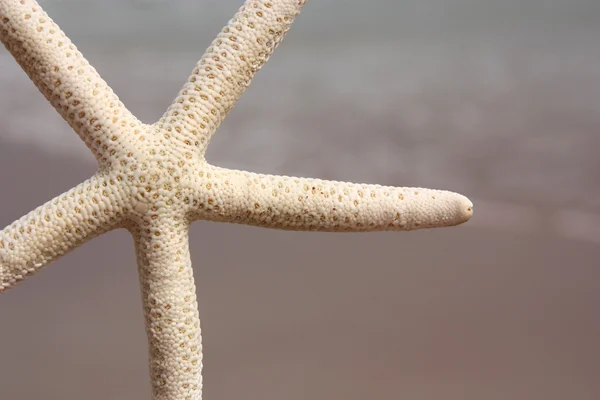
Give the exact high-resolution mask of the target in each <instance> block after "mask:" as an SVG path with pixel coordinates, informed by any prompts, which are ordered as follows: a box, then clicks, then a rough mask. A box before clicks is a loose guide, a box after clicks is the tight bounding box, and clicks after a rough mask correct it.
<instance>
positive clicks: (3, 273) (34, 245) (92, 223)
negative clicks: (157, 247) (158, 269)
mask: <svg viewBox="0 0 600 400" xmlns="http://www.w3.org/2000/svg"><path fill="white" fill-rule="evenodd" d="M107 186H109V183H108V182H107V179H106V178H105V177H101V176H97V175H95V176H93V177H92V178H90V179H88V180H86V181H84V182H82V183H81V184H79V185H77V186H76V187H74V188H73V189H71V190H69V191H67V192H65V193H63V194H61V195H60V196H58V197H55V198H54V199H52V200H50V201H48V202H47V203H46V204H44V205H42V206H40V207H38V208H36V209H35V210H33V211H31V212H30V213H28V214H27V215H25V216H23V217H21V218H20V219H18V220H17V221H15V222H13V223H12V224H10V225H9V226H7V227H6V228H4V229H3V230H2V231H0V292H2V291H4V290H6V289H8V288H11V287H13V286H14V285H16V284H17V283H19V282H20V281H22V280H23V279H25V278H27V277H29V276H31V275H33V274H34V273H36V272H38V271H39V270H40V269H41V268H42V267H44V266H45V265H46V264H48V263H50V262H51V261H53V260H55V259H57V258H59V257H60V256H62V255H64V254H66V253H67V252H69V251H71V250H73V249H75V248H76V247H78V246H80V245H82V244H83V243H85V242H87V241H88V240H90V239H92V238H94V237H96V236H97V235H99V234H101V233H104V232H107V231H109V230H111V229H114V228H115V227H117V226H118V225H119V223H120V222H121V217H122V213H120V212H119V206H118V205H117V204H118V197H117V196H116V195H114V194H113V195H111V194H109V193H108V192H107V191H106V189H105V188H106V187H107Z"/></svg>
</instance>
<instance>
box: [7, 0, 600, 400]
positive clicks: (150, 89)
mask: <svg viewBox="0 0 600 400" xmlns="http://www.w3.org/2000/svg"><path fill="white" fill-rule="evenodd" d="M40 4H41V5H42V7H43V8H44V9H45V11H46V12H48V13H49V15H50V16H51V17H52V18H53V19H54V20H55V21H56V22H57V23H58V24H59V25H60V27H61V28H62V29H63V30H64V31H65V32H66V33H67V35H68V36H69V37H70V38H71V39H72V40H73V42H74V43H75V44H76V45H77V46H78V48H79V49H80V50H81V51H82V52H83V54H84V55H85V56H86V57H87V58H88V60H89V61H90V62H91V63H92V65H94V66H95V67H96V69H97V70H98V71H99V72H100V74H101V75H102V76H103V78H104V79H105V80H106V81H107V82H108V83H109V84H110V85H111V86H112V87H113V89H114V90H115V91H116V92H117V94H118V95H119V97H120V98H121V100H123V102H124V103H125V104H126V105H127V106H128V107H129V108H130V110H131V111H132V112H133V113H134V114H136V115H137V116H138V117H139V118H140V119H142V121H144V122H148V123H151V122H154V121H155V120H156V119H158V118H159V117H160V115H161V114H162V113H163V111H164V110H165V109H166V107H167V106H168V105H169V104H170V102H171V101H172V99H173V98H174V97H175V95H176V93H177V92H178V90H179V88H180V87H181V85H182V84H183V82H184V81H185V79H186V78H187V76H188V75H189V73H190V72H191V70H192V69H193V66H194V65H195V63H196V62H197V61H198V59H199V58H200V57H201V55H202V53H203V52H204V50H205V49H206V48H207V47H208V45H209V44H210V42H211V41H212V39H213V38H214V36H215V35H216V34H217V32H218V31H219V30H220V29H221V28H222V27H223V26H224V25H225V24H226V23H227V21H228V20H229V18H230V17H231V16H232V15H233V14H234V13H235V12H236V10H237V9H238V8H239V6H241V4H242V0H219V1H216V0H170V1H166V0H118V1H117V0H103V1H92V0H42V1H40ZM599 20H600V2H598V1H596V0H518V1H517V0H504V1H502V2H498V1H492V0H370V1H368V2H367V1H361V0H344V1H317V0H309V1H308V2H307V5H306V6H305V7H304V10H303V12H302V13H301V15H300V16H299V17H298V19H297V20H296V22H295V23H294V26H293V27H292V29H291V31H290V33H289V34H288V36H287V37H286V38H285V39H284V41H283V43H282V45H281V46H280V47H279V48H278V49H277V51H276V52H275V54H274V55H273V57H272V58H271V59H270V61H269V63H268V64H267V65H266V66H265V67H264V68H263V69H262V70H261V71H260V72H259V73H258V74H257V76H256V78H255V80H254V81H253V84H252V85H251V87H250V88H249V89H248V91H247V92H246V94H245V95H244V96H243V97H242V99H241V100H240V102H239V103H238V105H237V107H236V108H235V109H234V110H233V112H232V113H231V115H230V116H229V117H228V118H227V120H226V121H225V122H224V123H223V125H222V126H221V128H220V129H219V132H218V134H217V135H216V136H215V137H214V139H213V141H212V144H211V146H210V147H209V150H208V154H207V157H208V159H209V161H210V162H212V163H214V164H218V165H221V166H225V167H232V168H244V169H249V170H253V171H255V172H264V173H277V174H286V175H300V176H310V177H319V178H327V179H335V180H346V181H353V182H368V183H378V184H383V185H394V186H423V187H432V188H438V189H449V190H453V191H457V192H460V193H463V194H465V195H467V196H468V197H469V198H471V199H472V200H473V202H474V203H475V215H474V217H473V219H472V220H471V221H469V222H468V223H467V224H465V225H462V226H459V227H456V228H447V229H440V230H429V231H417V232H384V233H370V234H331V233H314V232H310V233H308V232H279V231H272V230H264V229H259V228H252V227H246V226H237V225H225V224H215V223H208V222H198V223H195V224H194V225H193V229H192V236H191V248H192V258H193V264H194V268H195V271H196V283H197V288H198V297H199V299H198V300H199V304H200V312H201V319H202V328H203V344H204V365H205V366H204V398H206V399H212V400H216V399H222V400H231V399H239V398H243V399H245V400H253V399H256V400H271V399H273V400H280V399H287V400H299V399H311V400H319V399H323V400H325V399H327V400H329V399H335V398H343V399H348V400H355V399H356V400H358V399H365V398H368V399H387V398H403V399H411V400H420V399H444V400H449V399H461V400H475V399H477V400H479V399H481V398H485V399H487V400H495V399H511V400H512V399H519V400H521V399H522V400H525V399H528V400H530V399H531V400H538V399H539V400H542V399H543V400H552V399H557V400H558V399H561V400H562V399H573V400H597V399H598V398H600V379H599V377H600V345H599V342H598V339H599V338H600V317H599V315H598V311H597V310H598V304H599V303H600V157H599V156H598V153H599V151H600V133H599V132H600V46H598V37H599V35H600V25H599V24H598V23H597V22H598V21H599ZM0 93H1V96H0V121H1V123H0V126H1V128H0V182H1V183H2V191H1V199H0V202H1V203H0V204H2V208H1V209H0V226H6V225H8V224H10V223H11V222H12V221H13V220H15V219H17V218H19V217H20V216H21V215H23V214H25V213H27V212H29V211H30V210H31V209H33V208H34V207H37V206H38V205H40V204H42V203H43V202H45V201H47V200H49V199H50V198H52V197H54V196H56V195H58V194H60V193H61V192H63V191H65V190H67V189H69V188H71V187H72V186H74V185H76V184H77V183H79V182H80V181H81V180H83V179H86V178H87V177H89V176H90V175H91V174H93V173H94V171H95V162H94V159H93V157H92V155H91V154H90V153H89V152H88V151H87V149H86V148H85V146H84V145H83V143H82V142H80V141H79V140H78V138H77V137H76V135H75V134H74V133H73V132H72V131H71V130H70V128H69V127H68V125H67V124H66V123H65V122H64V121H63V120H62V119H61V118H60V116H59V115H58V114H57V113H56V112H55V111H54V109H53V108H52V107H51V106H50V105H49V104H48V103H47V102H46V100H45V99H44V97H43V96H42V95H41V94H40V93H39V92H38V91H37V89H36V88H35V86H34V85H33V83H31V82H30V81H29V79H28V78H27V76H26V75H25V73H24V72H22V71H21V70H20V68H19V67H18V65H17V64H16V62H15V61H14V60H13V59H12V57H11V56H10V54H9V53H8V52H7V51H5V50H4V48H2V49H1V50H0ZM0 321H1V322H0V343H1V347H0V354H1V356H0V393H1V394H0V398H1V399H2V400H4V399H7V400H8V399H23V400H31V399H48V400H58V399H61V400H65V399H86V400H96V399H98V400H99V399H128V400H134V399H140V400H142V399H149V398H150V384H149V379H148V367H147V352H146V336H145V332H144V327H143V318H142V309H141V301H140V295H139V288H138V280H137V274H136V267H135V257H134V252H133V243H132V239H131V237H130V236H129V234H128V233H127V232H125V231H114V232H111V233H109V234H107V235H104V236H102V237H100V238H97V239H95V240H94V241H92V242H90V243H88V244H86V245H84V246H82V247H81V248H79V249H77V250H76V251H74V252H72V253H70V254H69V255H67V256H65V257H64V258H62V259H60V260H59V261H56V262H54V263H53V264H51V265H50V266H48V267H47V268H45V269H44V270H43V271H42V272H41V273H40V274H39V275H37V276H36V277H34V278H32V279H29V280H28V281H27V282H25V283H23V284H22V285H21V286H19V287H18V289H16V290H10V291H8V292H6V293H4V294H2V296H1V298H0Z"/></svg>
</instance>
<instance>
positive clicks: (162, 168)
mask: <svg viewBox="0 0 600 400" xmlns="http://www.w3.org/2000/svg"><path fill="white" fill-rule="evenodd" d="M304 3H305V1H304V0H269V1H264V0H247V1H246V2H245V3H244V4H243V6H242V7H241V8H240V9H239V10H238V12H237V13H236V14H235V15H234V16H233V18H232V19H231V20H230V21H229V23H228V24H227V25H226V26H225V27H224V28H223V29H222V30H221V32H220V33H219V34H218V36H217V37H216V39H214V41H213V42H212V43H211V45H210V47H209V48H208V49H207V51H206V53H205V54H204V55H203V57H202V58H201V59H200V61H199V62H198V63H197V64H196V66H195V67H194V69H193V71H192V73H191V75H190V76H189V78H188V80H187V81H186V82H185V84H184V85H183V87H182V88H181V90H180V91H179V93H178V95H177V97H176V98H175V99H174V101H173V102H172V104H171V105H170V106H169V108H168V109H167V110H166V112H165V113H164V114H163V116H162V117H161V118H160V119H159V120H158V121H157V122H156V123H154V124H151V125H149V124H144V123H142V122H140V121H139V120H138V119H137V118H136V117H135V116H134V115H132V113H130V112H129V111H128V110H127V108H125V106H124V105H123V104H122V103H121V102H120V101H119V99H118V97H117V95H116V94H115V93H114V92H113V91H112V89H111V88H110V87H109V86H108V84H107V83H106V82H105V81H104V80H103V79H102V78H101V77H100V75H99V74H98V73H97V71H96V70H95V69H94V68H93V67H92V66H91V65H90V64H89V63H88V61H87V60H86V59H85V58H84V57H83V55H82V54H81V53H80V52H79V51H78V50H77V48H76V47H75V45H74V44H73V43H72V42H71V41H70V40H69V39H68V38H67V37H66V35H65V34H64V33H63V32H62V31H61V29H60V28H59V27H58V26H57V25H56V24H55V23H54V22H53V21H52V19H51V18H50V17H49V16H48V15H47V14H46V13H45V12H44V11H43V10H42V8H41V7H40V6H39V4H38V3H37V2H36V1H34V0H0V40H2V42H3V43H4V45H5V47H6V48H7V49H8V51H9V52H10V53H11V54H12V55H13V57H14V58H15V59H16V61H17V62H18V63H19V65H20V66H21V67H22V68H23V70H24V71H25V72H26V73H27V75H28V76H29V77H30V79H31V80H32V81H33V82H34V84H35V85H36V86H37V88H38V89H39V90H40V92H41V93H42V94H43V95H44V96H45V97H46V99H47V100H48V101H49V102H50V103H51V104H52V105H53V106H54V107H55V108H56V110H57V111H58V112H59V113H60V115H61V116H62V117H63V118H64V119H65V121H66V122H67V123H68V124H69V125H70V126H71V128H72V129H73V130H74V131H75V132H76V133H77V134H78V135H79V137H80V138H81V140H83V141H84V142H85V144H86V145H87V147H88V148H89V149H90V150H91V152H92V153H93V154H94V156H95V158H96V159H97V161H98V170H97V172H96V173H95V174H94V175H93V176H92V177H90V178H89V179H87V180H86V181H84V182H83V183H80V184H79V185H77V186H75V187H74V188H72V189H71V190H69V191H67V192H65V193H63V194H61V195H59V196H58V197H56V198H54V199H51V200H49V201H48V202H47V203H45V204H43V205H42V206H40V207H38V208H36V209H35V210H33V211H31V212H30V213H28V214H27V215H25V216H23V217H22V218H20V219H18V220H17V221H15V222H13V223H12V224H11V225H9V226H7V227H6V228H4V229H3V230H2V231H0V292H2V291H5V290H6V289H8V288H11V287H13V286H15V285H16V284H17V283H19V282H21V281H22V280H24V279H26V278H28V277H30V276H32V275H33V274H34V273H36V272H38V271H39V270H40V269H42V268H43V267H44V266H45V265H47V264H48V263H50V262H52V261H54V260H56V259H58V258H59V257H61V256H62V255H64V254H66V253H67V252H69V251H71V250H73V249H75V248H77V247H78V246H80V245H81V244H83V243H85V242H87V241H89V240H91V239H92V238H94V237H96V236H98V235H100V234H103V233H105V232H108V231H110V230H113V229H118V228H123V229H127V230H128V231H129V232H130V233H131V234H132V235H133V238H134V242H135V248H136V254H137V263H138V273H139V278H140V287H141V296H142V302H143V311H144V316H145V324H146V333H147V337H148V343H149V364H150V375H151V384H152V395H153V398H154V399H160V400H167V399H169V400H183V399H200V398H201V396H202V375H201V370H202V344H201V334H200V319H199V315H198V305H197V300H196V288H195V285H194V276H193V271H192V265H191V261H190V249H189V242H188V233H189V226H190V223H191V222H192V221H196V220H207V221H218V222H230V223H238V224H247V225H253V226H258V227H265V228H275V229H282V230H311V231H313V230H314V231H329V232H358V231H383V230H415V229H423V228H436V227H447V226H454V225H458V224H461V223H463V222H465V221H467V220H468V219H469V218H470V217H471V215H472V210H473V208H472V207H473V205H472V203H471V202H470V201H469V200H468V199H467V198H466V197H464V196H462V195H460V194H457V193H453V192H449V191H443V190H432V189H423V188H396V187H389V186H381V185H369V184H354V183H346V182H335V181H326V180H319V179H309V178H295V177H288V176H272V175H262V174H256V173H251V172H247V171H238V170H231V169H225V168H220V167H217V166H213V165H211V164H209V163H208V162H207V161H206V159H205V156H204V155H205V152H206V148H207V146H208V144H209V142H210V139H211V137H212V135H213V134H214V132H215V131H216V129H217V127H218V126H219V125H220V123H221V122H222V121H223V119H224V118H225V117H226V116H227V114H228V113H229V112H230V111H231V109H232V108H233V106H234V105H235V103H236V102H237V100H238V99H239V98H240V96H241V95H242V94H243V93H244V91H245V89H246V88H247V87H248V85H249V84H250V81H251V79H252V78H253V76H254V75H255V73H256V72H257V71H258V70H259V69H260V68H261V67H262V66H263V65H264V64H265V62H266V61H267V60H268V58H269V57H270V55H271V54H272V53H273V51H274V49H275V48H276V47H277V46H278V44H279V43H280V42H281V40H282V38H283V37H284V35H285V34H286V33H287V31H288V30H289V28H290V25H291V24H292V22H293V21H294V19H295V17H296V16H297V14H298V13H299V12H300V9H301V7H302V6H303V5H304Z"/></svg>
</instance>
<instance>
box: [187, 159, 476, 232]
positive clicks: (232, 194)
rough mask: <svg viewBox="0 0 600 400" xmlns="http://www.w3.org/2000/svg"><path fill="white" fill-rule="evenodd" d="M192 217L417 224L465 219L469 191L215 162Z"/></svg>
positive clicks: (344, 225) (283, 224)
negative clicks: (309, 175) (266, 171)
mask: <svg viewBox="0 0 600 400" xmlns="http://www.w3.org/2000/svg"><path fill="white" fill-rule="evenodd" d="M200 174H201V175H202V176H201V178H202V184H203V187H201V188H198V189H197V192H196V193H197V194H196V202H197V206H196V210H195V211H194V212H193V213H192V215H191V216H192V218H198V219H208V220H213V221H225V222H235V223H241V224H246V225H254V226H261V227H266V228H276V229H285V230H315V231H329V232H360V231H384V230H415V229H423V228H438V227H447V226H454V225H458V224H461V223H463V222H466V221H467V220H469V218H470V217H471V215H472V212H473V204H472V203H471V201H470V200H469V199H467V198H466V197H465V196H463V195H460V194H457V193H453V192H449V191H444V190H432V189H422V188H396V187H390V186H380V185H367V184H356V183H347V182H336V181H325V180H320V179H309V178H294V177H287V176H274V175H261V174H255V173H250V172H245V171H235V170H228V169H224V168H217V167H210V168H208V169H207V170H205V171H202V172H200Z"/></svg>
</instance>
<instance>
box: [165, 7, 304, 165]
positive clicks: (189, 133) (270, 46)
mask: <svg viewBox="0 0 600 400" xmlns="http://www.w3.org/2000/svg"><path fill="white" fill-rule="evenodd" d="M304 2H305V0H269V1H257V0H247V1H246V2H245V3H244V5H243V6H242V7H241V8H240V9H239V11H238V12H237V13H236V14H235V15H234V16H233V18H232V19H231V20H230V21H229V23H228V24H227V26H225V27H224V28H223V30H222V31H221V32H220V33H219V34H218V36H217V37H216V38H215V39H214V41H213V42H212V43H211V45H210V47H209V48H208V49H207V50H206V52H205V53H204V55H203V56H202V58H201V60H200V61H199V62H198V63H197V64H196V67H195V68H194V70H193V72H192V74H191V75H190V77H189V78H188V80H187V82H186V83H185V84H184V85H183V87H182V89H181V90H180V92H179V94H178V95H177V97H176V98H175V100H174V101H173V103H172V104H171V105H170V106H169V108H168V109H167V111H166V112H165V114H164V115H163V116H162V118H161V119H160V120H159V121H158V122H157V123H156V125H157V127H158V128H159V129H166V130H167V131H169V132H171V133H172V135H174V137H175V139H176V140H178V141H180V142H184V143H185V144H186V145H188V146H197V147H198V148H199V151H200V153H201V154H204V152H205V151H206V147H207V146H208V142H209V141H210V138H211V136H212V135H213V133H214V132H215V130H216V129H217V127H218V126H219V125H220V123H221V122H222V121H223V119H224V118H225V116H227V114H228V113H229V111H230V110H231V109H232V108H233V106H234V105H235V103H236V102H237V101H238V99H239V98H240V96H241V95H242V94H243V93H244V91H245V90H246V88H247V87H248V86H249V85H250V81H251V80H252V78H253V76H254V74H255V73H256V72H257V71H258V70H259V69H260V68H261V67H262V66H263V65H264V64H265V63H266V62H267V60H268V59H269V57H270V55H271V54H272V53H273V51H274V50H275V48H276V47H277V45H278V44H279V43H280V42H281V40H282V39H283V37H284V35H285V34H286V33H287V31H288V30H289V28H290V26H291V24H292V22H293V21H294V18H295V17H296V15H297V14H298V13H299V12H300V8H301V7H302V5H303V4H304Z"/></svg>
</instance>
